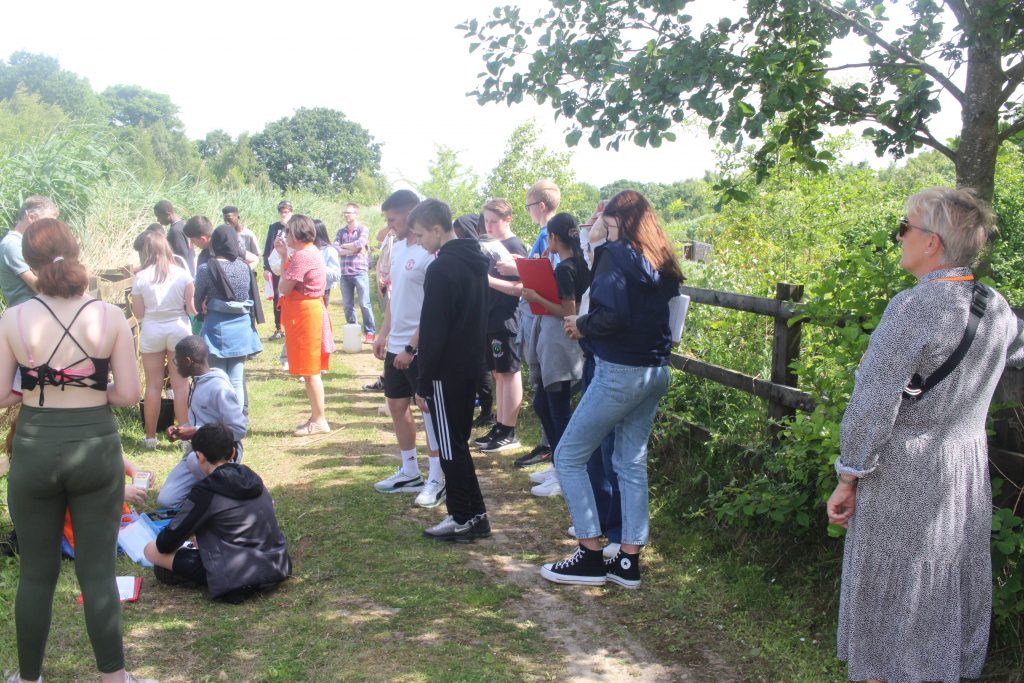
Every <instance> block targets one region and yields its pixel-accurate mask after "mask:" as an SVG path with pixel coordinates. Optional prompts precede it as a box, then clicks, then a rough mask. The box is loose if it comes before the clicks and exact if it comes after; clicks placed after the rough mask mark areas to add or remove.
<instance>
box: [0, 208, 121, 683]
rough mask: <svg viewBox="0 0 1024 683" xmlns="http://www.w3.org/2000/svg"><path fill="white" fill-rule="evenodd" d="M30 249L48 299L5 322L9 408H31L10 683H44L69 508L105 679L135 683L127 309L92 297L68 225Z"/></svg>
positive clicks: (29, 241)
mask: <svg viewBox="0 0 1024 683" xmlns="http://www.w3.org/2000/svg"><path fill="white" fill-rule="evenodd" d="M54 213H55V211H54ZM21 242H22V244H21V247H22V250H23V254H24V260H25V262H26V263H27V265H28V266H29V267H30V268H31V269H32V272H34V274H35V276H36V278H37V279H35V281H34V283H33V284H34V289H35V290H36V291H37V292H38V294H37V295H36V296H35V297H33V298H32V299H30V300H28V301H26V302H24V303H22V304H20V305H17V306H13V307H11V308H8V309H7V310H6V311H5V312H4V315H3V318H0V406H10V405H15V404H17V403H18V402H19V401H20V402H21V404H22V409H21V412H20V414H19V416H18V421H17V423H16V425H15V435H14V441H13V453H12V456H11V470H10V474H9V478H8V491H9V496H10V510H11V518H12V520H13V521H14V526H15V529H17V531H18V540H19V543H20V547H21V572H20V578H19V581H18V593H17V597H16V599H15V605H14V609H15V614H14V617H15V629H16V631H17V636H18V664H19V667H20V669H21V671H20V677H19V675H18V674H15V675H14V676H11V678H10V679H8V680H9V681H11V682H14V681H18V680H21V681H38V680H41V675H40V674H41V673H42V665H43V653H44V651H45V649H46V638H47V635H48V634H49V630H50V612H51V607H52V604H53V593H54V588H55V587H56V585H57V578H58V576H59V574H60V539H61V534H62V530H63V525H64V515H65V511H66V510H68V509H70V510H71V520H72V521H71V523H72V528H73V530H74V534H75V540H76V543H75V551H76V560H75V572H76V574H77V575H78V582H79V584H80V586H81V589H82V596H83V602H84V607H85V623H86V628H87V629H88V632H89V640H90V641H91V642H92V647H93V652H94V654H95V656H96V666H97V668H98V669H99V671H100V674H101V680H102V681H103V682H104V683H120V682H121V681H136V680H138V679H135V678H134V677H133V676H131V675H130V674H128V673H126V672H125V670H124V649H123V646H122V641H121V604H120V602H119V600H118V592H117V584H116V575H115V558H116V553H117V532H118V528H119V525H120V520H121V503H122V501H123V500H124V468H123V465H122V461H121V442H120V437H119V436H118V433H117V427H116V425H115V424H114V418H113V415H112V414H111V410H110V408H111V406H129V405H134V404H135V403H136V402H137V401H138V400H139V393H140V392H139V374H138V369H137V366H136V364H135V352H134V346H133V343H132V336H131V331H130V330H129V328H128V323H127V321H126V320H125V317H124V314H123V313H122V312H121V310H120V309H118V308H116V307H115V306H112V305H110V304H106V303H103V302H102V301H98V300H95V299H91V298H88V297H86V296H85V289H86V286H87V284H88V276H87V274H86V271H85V268H84V267H83V266H82V264H81V263H80V262H79V260H78V255H79V249H78V243H77V242H76V241H75V238H74V236H73V235H72V234H71V232H70V231H69V230H68V228H67V226H65V225H64V224H63V223H61V222H60V221H58V220H56V219H54V218H43V219H40V220H36V221H35V222H33V223H32V224H31V225H29V226H28V228H27V230H25V233H24V237H23V238H22V240H21ZM30 275H31V273H30ZM111 372H113V376H114V378H115V379H116V380H117V381H116V383H114V382H110V381H109V377H110V373H111ZM19 384H20V392H19V387H18V385H19Z"/></svg>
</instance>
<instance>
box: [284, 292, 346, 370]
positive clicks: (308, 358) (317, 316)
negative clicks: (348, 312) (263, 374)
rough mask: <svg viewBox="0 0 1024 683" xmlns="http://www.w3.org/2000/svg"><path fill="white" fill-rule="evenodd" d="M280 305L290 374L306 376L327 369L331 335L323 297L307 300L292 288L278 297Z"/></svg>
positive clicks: (331, 349) (330, 349) (331, 344)
mask: <svg viewBox="0 0 1024 683" xmlns="http://www.w3.org/2000/svg"><path fill="white" fill-rule="evenodd" d="M280 304H281V324H282V325H283V326H284V334H285V337H284V344H285V348H287V349H288V372H289V374H292V375H298V376H300V377H309V376H310V375H317V374H320V372H321V371H322V370H327V369H328V367H329V365H330V358H331V351H333V348H330V347H332V346H333V336H334V335H333V332H332V331H331V322H330V320H329V319H328V318H327V311H326V309H325V308H324V300H323V299H322V298H321V297H316V298H315V299H310V298H307V297H304V296H302V295H301V294H299V293H298V292H296V291H294V290H293V291H291V292H289V293H288V294H287V295H286V296H283V297H281V299H280ZM326 340H331V343H330V344H328V343H326Z"/></svg>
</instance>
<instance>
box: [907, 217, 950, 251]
mask: <svg viewBox="0 0 1024 683" xmlns="http://www.w3.org/2000/svg"><path fill="white" fill-rule="evenodd" d="M899 226H900V227H899V230H897V231H896V235H897V236H899V237H906V235H907V233H908V232H910V231H911V230H912V229H915V228H916V229H917V230H920V231H921V232H927V233H928V234H930V235H935V236H936V237H938V238H939V243H940V244H942V245H943V246H945V243H944V242H943V241H942V235H940V234H939V233H937V232H935V231H934V230H929V229H928V228H922V227H921V226H920V225H913V224H911V222H910V219H909V218H907V217H906V216H904V217H903V218H901V219H900V222H899Z"/></svg>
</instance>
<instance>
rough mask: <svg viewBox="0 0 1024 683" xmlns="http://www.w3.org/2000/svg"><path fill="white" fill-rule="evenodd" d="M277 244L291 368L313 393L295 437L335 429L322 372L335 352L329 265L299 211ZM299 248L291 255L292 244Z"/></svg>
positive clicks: (310, 225) (312, 228)
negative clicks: (327, 299) (330, 421)
mask: <svg viewBox="0 0 1024 683" xmlns="http://www.w3.org/2000/svg"><path fill="white" fill-rule="evenodd" d="M285 235H286V237H285V239H286V240H287V242H285V241H282V240H280V239H279V240H278V241H277V242H276V243H275V245H274V248H275V249H276V250H277V252H278V253H279V254H281V267H282V268H283V269H284V271H283V272H282V273H281V282H280V285H279V287H280V292H281V298H280V306H281V322H282V324H283V325H284V331H285V337H284V343H285V347H286V348H287V349H288V372H289V373H291V374H293V375H298V376H300V377H302V378H303V382H304V384H305V386H306V396H307V397H308V398H309V406H310V415H309V419H308V420H306V421H305V422H303V423H301V424H299V425H298V426H297V427H296V428H295V436H310V435H312V434H320V433H325V432H329V431H330V426H329V425H328V424H327V417H326V415H325V412H324V383H323V379H322V378H321V377H320V373H321V372H325V371H327V369H328V363H329V359H330V356H331V352H332V351H334V335H333V332H332V331H331V321H330V320H329V319H328V317H327V308H326V307H325V306H324V300H323V296H324V291H325V289H326V285H327V267H326V265H325V263H324V257H323V255H322V254H321V253H320V250H319V249H317V247H316V244H315V243H314V241H315V240H316V226H315V224H314V223H313V219H311V218H309V217H308V216H302V215H298V214H296V215H294V216H292V218H291V220H290V221H289V222H288V229H287V231H286V233H285ZM289 248H291V249H293V250H294V252H293V253H292V254H289V253H288V249H289Z"/></svg>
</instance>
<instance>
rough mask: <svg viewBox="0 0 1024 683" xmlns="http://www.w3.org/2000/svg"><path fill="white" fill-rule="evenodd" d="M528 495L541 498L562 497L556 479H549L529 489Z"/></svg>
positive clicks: (560, 488)
mask: <svg viewBox="0 0 1024 683" xmlns="http://www.w3.org/2000/svg"><path fill="white" fill-rule="evenodd" d="M530 493H532V494H533V495H535V496H542V497H546V496H560V495H562V486H561V485H560V484H559V483H558V477H551V478H550V479H548V480H547V481H545V482H544V483H543V484H537V485H536V486H534V487H533V488H532V489H530Z"/></svg>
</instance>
